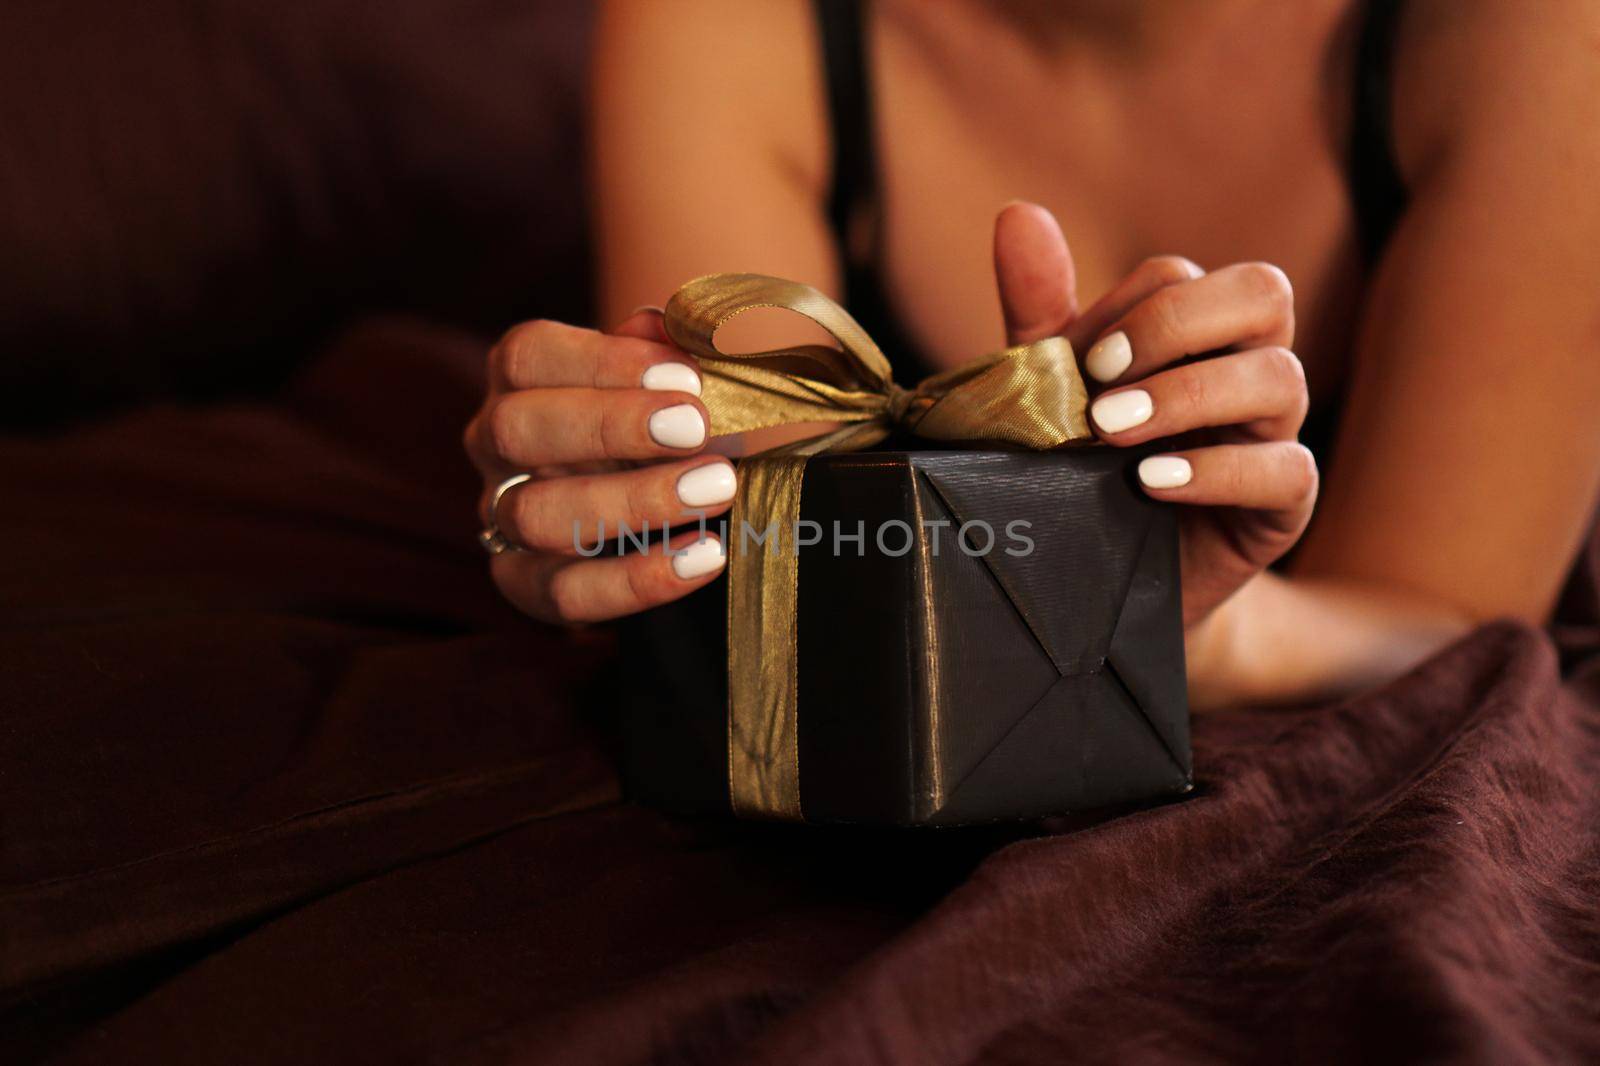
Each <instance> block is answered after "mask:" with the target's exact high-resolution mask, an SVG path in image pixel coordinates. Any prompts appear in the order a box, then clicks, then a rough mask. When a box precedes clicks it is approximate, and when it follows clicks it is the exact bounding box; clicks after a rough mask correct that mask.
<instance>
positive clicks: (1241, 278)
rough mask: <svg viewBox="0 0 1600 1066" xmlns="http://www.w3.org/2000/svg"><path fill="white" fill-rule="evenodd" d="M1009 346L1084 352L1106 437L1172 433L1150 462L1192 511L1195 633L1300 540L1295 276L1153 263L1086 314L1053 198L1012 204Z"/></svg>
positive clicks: (1302, 477)
mask: <svg viewBox="0 0 1600 1066" xmlns="http://www.w3.org/2000/svg"><path fill="white" fill-rule="evenodd" d="M995 269H996V275H997V277H998V280H999V285H1000V294H1001V302H1002V305H1003V306H1004V308H1005V315H1006V326H1007V332H1008V334H1009V335H1010V338H1011V339H1010V343H1012V344H1020V343H1024V342H1027V341H1033V340H1038V339H1039V338H1041V337H1045V336H1050V335H1051V334H1056V333H1060V334H1064V335H1065V336H1066V337H1067V338H1068V339H1069V340H1071V341H1072V343H1073V348H1074V350H1076V351H1079V352H1082V353H1084V356H1083V362H1084V369H1085V370H1086V371H1087V373H1086V378H1087V379H1088V381H1089V384H1090V388H1091V390H1095V389H1096V388H1097V386H1099V387H1103V388H1101V391H1099V392H1098V395H1096V396H1095V399H1094V401H1093V403H1092V405H1091V406H1090V411H1089V413H1090V419H1091V421H1092V423H1093V425H1094V428H1095V432H1096V433H1098V434H1099V435H1100V437H1101V439H1102V440H1104V441H1106V442H1107V443H1109V444H1111V445H1114V446H1115V447H1119V448H1126V447H1133V446H1135V445H1141V444H1145V443H1146V442H1148V441H1152V440H1157V439H1162V440H1163V441H1166V442H1168V443H1170V445H1171V447H1163V448H1162V450H1161V451H1159V452H1157V453H1156V454H1154V455H1151V456H1150V457H1148V458H1146V459H1144V460H1143V461H1141V462H1140V464H1139V480H1140V482H1141V483H1142V484H1143V486H1144V490H1145V491H1146V492H1147V493H1149V494H1150V495H1151V496H1152V497H1154V498H1156V499H1159V500H1166V501H1169V502H1172V503H1179V504H1185V505H1187V506H1185V507H1184V509H1183V511H1182V516H1181V536H1182V574H1183V611H1184V625H1185V628H1191V627H1193V626H1195V625H1196V623H1198V622H1200V621H1202V620H1203V619H1206V618H1207V617H1208V616H1210V615H1211V614H1212V612H1213V611H1214V610H1215V609H1216V608H1217V606H1218V605H1219V604H1221V603H1222V602H1223V601H1224V600H1226V599H1227V598H1228V597H1229V596H1230V595H1232V594H1233V593H1234V592H1235V591H1236V590H1238V589H1239V587H1240V586H1242V585H1244V584H1245V583H1246V582H1247V581H1249V580H1250V579H1251V578H1252V577H1254V576H1255V575H1256V574H1258V573H1260V572H1261V571H1262V570H1263V569H1265V568H1266V567H1267V566H1268V564H1270V563H1272V562H1273V561H1274V560H1276V559H1277V558H1278V557H1279V556H1281V555H1283V554H1284V552H1286V551H1288V550H1289V548H1290V547H1291V546H1292V545H1293V544H1294V542H1295V541H1296V540H1297V539H1299V537H1300V534H1301V533H1302V532H1303V531H1304V529H1305V527H1306V523H1307V522H1308V521H1309V520H1310V518H1311V509H1312V505H1313V504H1314V503H1315V501H1316V496H1317V467H1316V461H1315V460H1314V459H1313V458H1312V456H1311V453H1310V452H1309V451H1308V450H1307V449H1306V448H1305V447H1303V446H1302V445H1300V444H1299V443H1298V442H1297V440H1296V436H1297V434H1298V433H1299V430H1300V424H1301V422H1302V421H1303V420H1304V419H1305V415H1306V407H1307V397H1306V382H1305V375H1304V373H1303V372H1302V370H1301V366H1300V360H1299V359H1297V358H1296V357H1295V354H1294V352H1293V351H1291V350H1290V349H1291V345H1292V344H1293V342H1294V296H1293V292H1292V290H1291V289H1290V287H1289V282H1288V279H1287V278H1285V277H1284V275H1283V272H1282V271H1280V270H1278V269H1277V268H1276V267H1272V266H1268V265H1267V264H1264V263H1240V264H1237V265H1234V266H1228V267H1223V268H1222V269H1220V270H1215V271H1213V272H1211V273H1209V274H1207V273H1205V272H1203V271H1201V270H1200V268H1199V267H1197V266H1195V265H1194V264H1193V263H1190V262H1189V261H1188V260H1185V259H1180V258H1177V257H1171V256H1164V257H1160V258H1156V259H1150V260H1147V261H1146V262H1144V263H1143V264H1141V265H1140V266H1139V267H1138V268H1137V269H1136V270H1134V271H1133V273H1131V274H1129V275H1128V277H1126V278H1125V279H1123V280H1122V281H1121V282H1120V283H1119V284H1118V285H1116V286H1115V287H1114V288H1113V289H1112V290H1111V291H1110V292H1109V293H1107V294H1106V295H1105V296H1104V297H1102V298H1101V299H1100V300H1099V301H1098V302H1097V303H1096V304H1094V306H1092V307H1091V308H1089V309H1088V310H1087V311H1085V312H1083V313H1082V314H1079V313H1078V311H1077V306H1076V298H1075V293H1074V291H1073V290H1074V278H1073V270H1072V261H1071V257H1070V255H1069V253H1068V251H1067V246H1066V241H1065V239H1064V238H1063V237H1062V236H1061V229H1060V227H1059V226H1058V225H1057V224H1056V221H1055V219H1054V218H1053V217H1052V216H1051V215H1050V213H1049V212H1048V211H1046V210H1045V209H1044V208H1041V207H1037V206H1034V205H1031V204H1013V205H1011V206H1010V207H1008V208H1006V210H1005V211H1003V212H1002V213H1001V215H1000V218H999V219H998V221H997V222H996V226H995Z"/></svg>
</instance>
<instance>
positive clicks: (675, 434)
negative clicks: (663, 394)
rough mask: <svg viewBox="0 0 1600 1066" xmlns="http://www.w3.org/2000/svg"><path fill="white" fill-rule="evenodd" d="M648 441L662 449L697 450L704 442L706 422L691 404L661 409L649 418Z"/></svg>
mask: <svg viewBox="0 0 1600 1066" xmlns="http://www.w3.org/2000/svg"><path fill="white" fill-rule="evenodd" d="M650 439H651V440H653V441H655V442H656V443H657V444H659V445H661V446H662V447H664V448H698V447H700V445H702V444H704V443H705V442H706V420H705V419H703V418H701V417H700V412H699V410H698V409H697V408H696V407H695V406H694V405H693V404H688V403H680V404H674V405H673V406H671V407H663V408H662V409H661V410H659V411H657V412H656V413H655V414H653V415H651V416H650Z"/></svg>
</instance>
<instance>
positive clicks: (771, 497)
mask: <svg viewBox="0 0 1600 1066" xmlns="http://www.w3.org/2000/svg"><path fill="white" fill-rule="evenodd" d="M756 307H779V308H784V309H786V310H790V311H795V312H798V313H799V314H802V315H805V316H806V317H807V318H809V319H811V320H812V321H813V322H815V323H817V324H818V325H819V326H821V327H822V328H823V329H825V330H827V331H828V332H829V333H830V334H831V335H832V336H833V338H834V339H835V340H837V341H838V342H839V345H840V347H839V348H838V349H835V348H830V347H828V346H826V345H819V344H808V345H799V346H796V347H792V348H780V349H774V350H772V351H766V352H752V353H749V354H731V353H728V352H724V351H722V350H721V349H719V348H718V347H717V346H716V333H717V330H718V329H719V328H721V327H722V325H723V324H724V323H726V322H727V321H728V320H729V319H731V318H733V317H734V316H735V315H737V314H739V313H741V312H743V311H748V310H750V309H752V308H756ZM666 328H667V335H668V336H669V337H671V338H672V341H673V343H675V344H676V345H678V347H680V348H682V349H684V350H685V351H687V352H690V353H691V354H693V355H695V356H697V357H698V358H699V360H700V368H701V371H702V377H703V380H704V389H703V392H702V395H701V400H702V401H703V402H704V403H705V405H706V410H707V411H708V412H710V414H711V427H712V429H713V430H714V431H715V432H717V433H718V434H727V433H743V432H747V431H750V430H756V429H767V428H770V427H773V426H782V425H790V424H793V423H801V422H826V423H839V425H838V427H837V428H834V429H829V430H825V431H822V432H820V433H819V434H818V435H817V436H814V437H811V438H809V439H806V440H803V441H799V442H797V443H792V444H786V445H783V446H781V447H778V448H774V449H771V450H769V451H766V452H763V453H761V454H760V455H759V456H755V457H751V458H748V459H745V460H744V461H742V462H741V463H740V467H739V492H738V495H737V496H736V497H735V499H734V503H733V511H732V513H731V515H730V516H729V538H728V540H729V543H728V544H727V545H725V549H724V550H726V551H727V552H728V556H729V558H728V789H729V796H730V797H731V800H732V804H733V810H734V812H735V813H736V814H739V815H743V816H747V817H750V816H754V817H767V818H782V819H789V820H799V819H800V818H801V810H800V766H799V743H798V729H797V723H798V711H799V700H798V696H797V685H798V678H799V675H798V673H797V666H798V653H797V648H796V641H795V632H796V630H795V623H796V603H797V590H798V587H799V584H798V583H799V558H798V555H797V554H796V552H795V550H794V547H793V545H792V544H791V545H790V546H789V548H788V550H782V546H781V544H780V545H779V550H776V551H774V550H771V548H770V547H769V548H767V549H766V550H761V551H754V552H747V551H744V550H743V549H744V546H745V538H744V536H743V532H742V531H743V530H744V529H745V528H746V523H747V522H748V523H749V528H750V529H752V530H754V531H755V532H757V533H760V532H762V531H764V530H767V529H769V528H771V527H772V526H773V525H774V524H776V527H777V530H778V533H779V536H780V537H781V536H788V535H791V534H792V531H793V530H794V529H795V525H796V522H797V521H798V520H799V518H800V494H801V487H802V485H803V483H804V476H805V464H806V460H807V459H808V458H809V457H811V456H813V455H819V454H822V453H823V452H845V451H858V450H860V449H863V448H870V447H871V446H872V445H874V444H877V443H879V442H880V441H882V440H883V439H884V438H885V437H887V436H888V435H889V434H890V432H891V431H893V430H894V429H896V428H899V429H903V430H906V431H908V432H910V433H913V434H915V435H917V436H919V437H926V438H929V439H931V440H946V441H989V442H994V443H999V444H1007V445H1013V446H1016V447H1021V448H1028V449H1033V450H1044V449H1049V448H1058V447H1061V446H1063V445H1066V444H1071V443H1074V442H1080V441H1087V440H1090V439H1092V435H1091V434H1090V432H1089V424H1088V419H1087V417H1086V410H1087V406H1088V394H1087V392H1086V390H1085V389H1084V385H1083V378H1082V376H1081V375H1080V374H1079V373H1078V364H1077V360H1076V359H1074V358H1073V354H1072V345H1071V344H1069V343H1068V342H1067V341H1066V339H1065V338H1062V337H1048V338H1046V339H1044V340H1041V341H1035V342H1034V343H1032V344H1022V345H1018V346H1016V347H1013V348H1007V349H1005V350H1004V351H1001V352H996V353H994V354H991V355H987V356H984V357H983V358H981V359H975V360H973V361H971V362H969V363H965V364H963V365H961V366H958V367H955V368H953V369H950V370H946V371H943V372H942V373H938V374H934V375H933V376H932V377H929V378H927V379H926V380H924V381H923V382H922V383H921V384H919V385H918V386H917V387H916V388H914V389H903V388H901V387H900V386H898V385H896V384H895V383H894V381H893V380H892V378H891V376H890V368H889V361H888V360H887V359H886V358H884V355H883V352H881V351H880V350H879V349H878V346H877V345H876V344H875V343H873V340H872V338H871V337H869V336H867V333H866V331H865V330H863V329H862V328H861V326H860V325H858V324H857V322H856V320H855V319H853V318H851V317H850V315H849V313H848V312H846V311H845V309H844V308H842V307H840V306H839V305H838V304H836V303H834V302H833V301H832V300H830V299H829V298H828V297H826V296H824V295H823V294H822V293H820V292H818V291H817V290H816V289H813V288H812V287H811V286H809V285H802V284H800V283H799V282H795V281H784V280H783V279H781V278H769V277H764V276H763V275H760V274H712V275H710V276H708V277H703V278H697V279H695V280H694V281H691V282H689V283H688V284H687V285H685V286H683V288H681V289H679V290H678V291H677V292H676V293H674V294H673V296H672V299H671V300H669V301H668V303H667V312H666ZM752 516H754V520H753V521H752V520H751V519H752Z"/></svg>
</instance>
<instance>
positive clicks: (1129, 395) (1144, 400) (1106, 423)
mask: <svg viewBox="0 0 1600 1066" xmlns="http://www.w3.org/2000/svg"><path fill="white" fill-rule="evenodd" d="M1154 412H1155V405H1154V404H1152V403H1151V402H1150V394H1149V393H1148V392H1145V391H1144V390H1143V389H1124V390H1123V391H1122V392H1113V393H1110V394H1109V395H1106V396H1102V397H1100V398H1099V399H1098V400H1096V401H1095V402H1094V406H1092V407H1090V408H1089V413H1090V414H1092V415H1094V424H1095V425H1097V426H1099V427H1100V428H1101V429H1103V430H1105V431H1106V432H1107V433H1121V432H1122V431H1123V430H1125V429H1132V428H1133V427H1134V426H1137V425H1140V424H1142V423H1144V422H1148V421H1150V416H1151V415H1152V414H1153V413H1154Z"/></svg>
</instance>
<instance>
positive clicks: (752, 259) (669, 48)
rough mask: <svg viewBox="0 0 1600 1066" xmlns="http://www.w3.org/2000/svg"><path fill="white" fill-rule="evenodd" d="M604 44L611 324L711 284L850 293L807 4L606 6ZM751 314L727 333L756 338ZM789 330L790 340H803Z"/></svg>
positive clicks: (602, 180)
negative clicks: (706, 281)
mask: <svg viewBox="0 0 1600 1066" xmlns="http://www.w3.org/2000/svg"><path fill="white" fill-rule="evenodd" d="M597 32H598V38H597V40H596V46H595V56H596V59H595V71H594V86H593V88H594V102H593V121H592V124H591V138H592V140H591V165H592V178H593V181H592V183H591V187H592V188H593V189H594V196H595V201H594V202H595V204H596V223H597V226H596V233H597V235H598V239H599V245H598V247H599V256H600V264H599V266H600V271H599V278H600V288H601V304H602V308H601V309H602V312H603V316H604V321H608V322H611V321H617V320H619V319H620V318H621V317H622V316H624V315H625V314H627V313H628V311H629V310H630V309H631V308H634V307H637V306H639V305H641V304H660V303H661V302H663V301H664V300H665V299H666V298H667V297H668V296H669V295H671V294H672V292H673V291H675V290H676V289H677V287H678V286H679V285H681V284H682V283H683V282H684V281H686V280H687V279H689V278H694V277H699V276H701V275H703V274H710V273H720V272H729V271H747V272H751V273H760V274H771V275H774V276H776V277H784V278H794V279H796V280H799V281H804V282H807V283H808V284H811V285H814V286H816V287H817V288H819V289H821V290H823V291H824V292H828V293H829V294H830V295H834V296H837V295H838V288H839V278H838V268H837V266H836V253H835V249H834V245H833V238H832V235H831V233H830V232H829V229H828V225H827V221H826V219H825V218H824V217H823V213H822V211H821V209H820V207H819V205H820V204H821V203H822V202H823V200H824V192H823V191H824V189H825V188H826V183H827V175H828V173H829V170H830V164H829V160H830V153H831V149H830V147H829V145H828V140H829V137H828V132H827V129H826V123H825V118H824V115H823V111H822V106H821V100H822V99H823V87H822V84H821V79H820V76H819V72H818V71H817V70H816V69H815V68H816V65H817V61H816V55H817V50H818V46H817V44H816V42H815V36H816V33H815V30H814V28H813V26H812V21H811V17H810V6H809V5H808V4H806V3H804V2H800V0H770V2H763V3H759V4H752V3H748V2H745V0H674V2H672V3H668V4H664V3H660V2H658V0H608V2H607V3H606V4H605V6H604V9H603V13H602V15H601V18H600V23H599V29H598V31H597ZM663 71H670V72H671V77H670V79H664V78H663V76H662V72H663ZM797 86H798V87H799V88H798V90H797ZM752 317H753V316H749V315H746V316H741V321H740V322H737V323H733V324H730V327H729V328H730V330H736V329H744V330H747V331H748V330H749V329H750V328H751V327H749V326H748V325H747V320H749V319H751V318H752ZM787 325H788V327H789V332H788V333H787V334H786V335H785V337H783V338H779V339H778V341H781V340H783V339H791V340H792V339H793V323H792V322H790V323H788V324H787ZM740 339H742V340H746V341H749V342H750V343H752V344H754V343H759V341H760V340H761V338H760V337H752V336H748V335H745V336H743V337H742V338H740ZM778 341H774V344H776V343H778ZM713 432H715V429H714V428H713Z"/></svg>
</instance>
